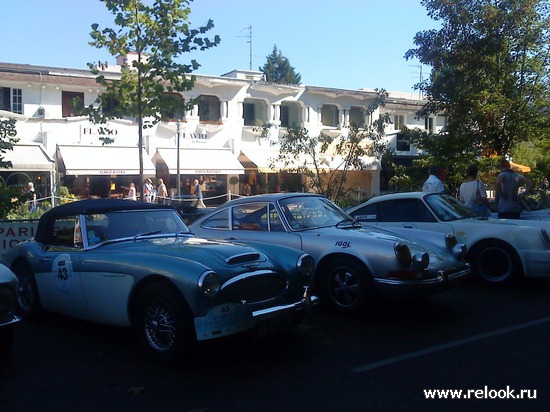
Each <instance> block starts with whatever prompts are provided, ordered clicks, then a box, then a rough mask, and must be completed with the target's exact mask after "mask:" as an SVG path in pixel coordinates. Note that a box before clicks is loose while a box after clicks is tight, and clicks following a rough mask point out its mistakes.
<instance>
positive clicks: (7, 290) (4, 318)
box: [0, 265, 21, 360]
mask: <svg viewBox="0 0 550 412" xmlns="http://www.w3.org/2000/svg"><path fill="white" fill-rule="evenodd" d="M17 286H18V283H17V278H16V277H15V275H14V274H13V273H12V271H11V270H9V269H8V268H7V267H6V266H4V265H0V360H2V359H5V358H6V357H7V356H8V354H9V352H10V349H11V347H12V344H13V333H14V329H13V328H14V325H15V324H16V323H17V322H19V321H20V320H21V318H20V317H19V316H18V314H17V310H18V306H17Z"/></svg>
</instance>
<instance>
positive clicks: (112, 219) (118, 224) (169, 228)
mask: <svg viewBox="0 0 550 412" xmlns="http://www.w3.org/2000/svg"><path fill="white" fill-rule="evenodd" d="M176 233H184V234H185V233H190V231H189V229H188V228H187V226H186V225H185V223H183V220H182V219H181V217H180V216H179V214H178V213H177V212H176V211H175V210H128V211H117V212H107V213H98V214H89V215H86V234H87V238H88V244H89V245H94V244H98V243H101V242H105V241H108V240H116V239H124V238H134V237H135V236H140V235H141V236H146V235H152V234H155V235H159V234H165V235H175V234H176Z"/></svg>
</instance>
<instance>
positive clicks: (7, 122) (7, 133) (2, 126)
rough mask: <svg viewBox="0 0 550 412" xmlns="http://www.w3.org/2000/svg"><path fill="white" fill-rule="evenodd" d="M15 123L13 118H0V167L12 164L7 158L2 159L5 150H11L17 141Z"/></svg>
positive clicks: (5, 167) (4, 167) (9, 166)
mask: <svg viewBox="0 0 550 412" xmlns="http://www.w3.org/2000/svg"><path fill="white" fill-rule="evenodd" d="M15 123H16V120H15V119H13V118H9V119H0V167H1V168H3V169H9V168H11V167H12V166H13V165H12V164H11V162H10V161H9V160H4V154H5V153H6V151H7V150H13V145H14V144H15V143H17V142H18V141H19V138H18V137H17V130H16V129H15Z"/></svg>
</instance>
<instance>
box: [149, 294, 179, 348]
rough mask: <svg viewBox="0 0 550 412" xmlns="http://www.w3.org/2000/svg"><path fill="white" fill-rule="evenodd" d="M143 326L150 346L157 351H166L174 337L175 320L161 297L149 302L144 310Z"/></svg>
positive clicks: (172, 343) (170, 346)
mask: <svg viewBox="0 0 550 412" xmlns="http://www.w3.org/2000/svg"><path fill="white" fill-rule="evenodd" d="M143 327H144V329H145V337H146V338H147V341H148V342H149V345H151V347H152V348H153V349H154V350H156V351H159V352H168V351H170V349H172V347H173V346H174V342H175V339H176V320H175V318H174V314H173V313H171V311H170V308H169V307H168V305H166V304H165V303H164V302H163V301H162V299H159V298H157V299H155V300H153V301H151V302H150V304H149V305H148V306H147V308H146V311H145V317H144V323H143Z"/></svg>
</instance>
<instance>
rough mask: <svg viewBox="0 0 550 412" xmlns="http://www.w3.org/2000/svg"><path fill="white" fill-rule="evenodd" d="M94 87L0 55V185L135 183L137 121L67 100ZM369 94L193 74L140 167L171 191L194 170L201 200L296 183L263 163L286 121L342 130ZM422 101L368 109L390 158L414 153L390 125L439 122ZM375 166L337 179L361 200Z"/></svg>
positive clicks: (94, 191)
mask: <svg viewBox="0 0 550 412" xmlns="http://www.w3.org/2000/svg"><path fill="white" fill-rule="evenodd" d="M117 63H121V61H117ZM99 68H100V69H101V70H102V71H103V73H104V74H105V75H106V76H112V77H113V78H116V77H117V75H118V73H120V68H121V66H120V65H118V64H115V65H108V64H106V63H104V64H101V65H100V66H99ZM100 92H101V86H99V85H98V84H97V83H96V81H95V76H94V75H93V74H92V73H91V72H90V70H87V69H86V70H81V69H68V68H56V67H43V66H30V65H24V64H10V63H0V117H2V118H8V117H13V118H15V119H16V120H17V124H16V127H17V137H18V138H19V139H20V141H19V142H18V143H17V144H16V146H15V148H14V150H13V151H8V152H7V153H5V154H4V155H3V156H4V159H5V160H10V161H12V164H13V168H11V169H6V170H4V171H1V172H0V178H1V180H3V182H4V184H6V185H7V186H11V185H24V184H26V182H27V181H33V182H34V183H35V185H36V186H37V187H38V188H39V192H40V193H42V194H43V195H44V196H45V197H47V196H49V195H51V194H52V193H56V190H57V188H58V187H59V186H60V185H63V186H67V187H68V188H69V190H70V191H71V192H72V193H73V194H75V195H76V196H79V197H87V196H97V197H108V196H110V197H124V195H125V191H126V190H127V188H128V187H129V185H130V183H132V182H133V183H134V184H135V185H136V187H138V188H139V187H141V184H142V183H143V182H140V181H139V156H138V151H139V148H138V123H137V119H131V118H124V119H116V120H112V121H110V122H109V123H108V124H105V125H97V124H93V123H91V122H90V121H89V120H88V118H87V117H84V116H80V115H78V107H77V106H78V105H79V104H80V105H81V106H88V105H90V104H92V103H93V102H94V101H95V99H96V98H97V96H98V94H99V93H100ZM376 96H377V93H376V92H375V91H374V90H367V89H361V90H345V89H334V88H327V87H318V86H304V85H277V84H270V83H266V82H265V81H263V73H261V72H256V71H247V70H235V71H232V72H229V73H226V74H224V75H222V76H209V75H196V82H195V85H194V87H193V89H192V90H191V91H189V92H187V93H186V94H185V95H184V96H181V98H182V99H185V100H188V99H194V98H200V100H199V103H198V104H197V105H195V106H194V107H193V109H192V110H190V111H189V112H185V113H176V114H173V119H172V120H171V121H168V122H161V123H158V124H156V125H155V126H154V127H152V128H149V129H145V130H144V135H143V136H144V137H143V148H142V149H143V172H144V176H145V177H146V178H151V179H152V180H155V179H158V178H162V179H163V180H164V181H165V182H166V183H168V187H169V190H170V193H171V196H175V195H177V194H183V195H186V194H189V192H190V191H191V190H192V189H191V187H192V182H193V180H194V179H198V180H199V181H200V182H201V185H202V189H203V195H204V197H205V198H206V199H208V200H209V203H210V204H216V203H222V202H223V201H225V200H226V195H227V193H228V192H232V193H240V194H243V193H244V191H245V190H248V189H245V188H248V187H250V188H251V189H250V191H251V193H256V192H270V191H275V190H290V191H297V190H301V189H303V188H304V187H305V185H304V182H303V181H302V180H301V178H300V177H299V176H298V177H297V176H286V177H285V178H284V179H286V180H285V181H284V187H281V174H284V167H283V166H282V165H280V166H277V165H276V164H274V162H273V159H275V158H276V157H277V155H278V146H279V143H280V141H281V139H282V138H283V136H284V135H285V133H286V131H287V129H288V128H289V127H294V126H298V127H302V128H305V129H306V130H307V131H308V133H309V135H310V136H318V135H320V134H321V133H323V134H327V135H330V136H333V137H336V136H339V135H345V134H347V133H348V132H349V126H350V124H352V123H356V124H357V123H359V122H360V121H361V119H362V118H363V114H364V108H365V107H366V106H367V105H368V104H369V103H370V102H372V100H373V99H374V98H375V97H376ZM422 103H423V101H422V100H421V99H418V98H415V96H414V95H413V94H412V93H411V94H407V93H390V94H389V96H388V101H387V104H386V106H384V107H381V108H380V109H379V111H380V112H378V113H374V114H373V116H372V117H373V118H374V117H375V116H379V115H380V114H381V113H389V114H390V116H391V119H392V120H393V125H390V127H389V129H388V130H386V138H387V141H388V143H389V145H390V147H392V148H393V149H394V152H395V154H396V156H401V157H403V158H404V159H406V158H413V157H416V156H418V151H416V150H415V149H414V148H413V147H411V146H410V144H407V142H405V141H403V139H402V138H401V137H400V134H399V130H400V128H401V126H407V127H419V128H421V129H427V130H431V131H434V132H437V131H438V130H440V129H441V127H443V126H444V119H443V118H437V117H434V118H430V119H426V120H424V119H423V120H417V119H416V118H415V112H416V110H417V109H418V108H419V107H420V105H421V104H422ZM367 121H368V120H367ZM266 123H269V124H271V125H272V127H271V128H270V129H269V132H268V136H264V137H263V138H260V131H259V126H261V125H264V124H266ZM107 140H109V141H110V144H105V143H106V141H107ZM326 164H327V165H328V167H337V165H334V164H330V162H328V161H327V162H326ZM380 176H381V166H380V162H379V159H377V158H376V157H374V156H371V157H367V158H365V159H364V168H363V169H362V170H357V171H356V172H355V173H354V174H351V175H350V177H349V178H348V184H349V185H350V187H352V188H353V189H354V191H355V192H357V195H358V197H360V198H365V197H366V198H368V197H372V196H374V195H378V194H379V193H380V184H381V182H380ZM177 177H179V178H180V185H179V188H178V183H177Z"/></svg>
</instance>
